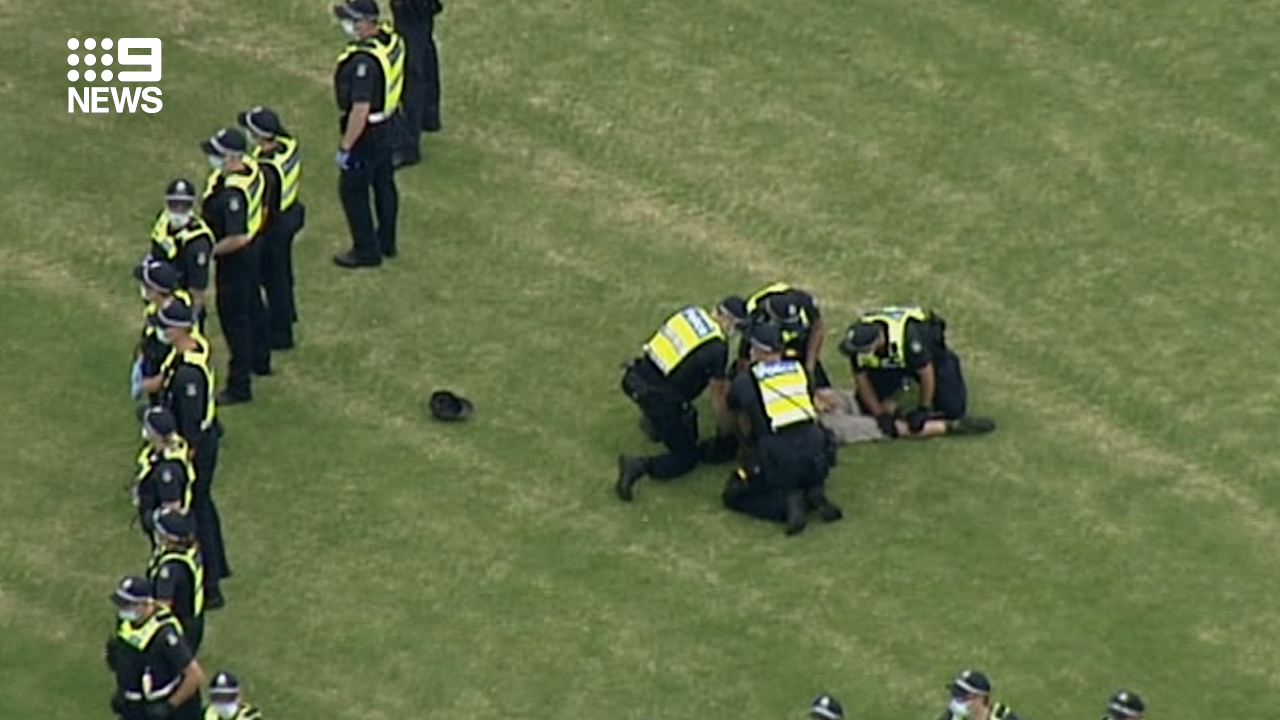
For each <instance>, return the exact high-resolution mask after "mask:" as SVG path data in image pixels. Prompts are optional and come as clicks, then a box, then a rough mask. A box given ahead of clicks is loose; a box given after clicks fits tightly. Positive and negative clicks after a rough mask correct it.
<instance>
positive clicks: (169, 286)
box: [133, 257, 178, 293]
mask: <svg viewBox="0 0 1280 720" xmlns="http://www.w3.org/2000/svg"><path fill="white" fill-rule="evenodd" d="M133 279H134V280H137V281H138V282H140V283H142V284H143V285H146V286H147V287H149V288H151V289H152V290H155V291H157V292H163V293H168V292H173V289H174V288H176V287H178V270H177V268H175V267H174V266H173V265H172V264H171V263H168V262H165V261H164V260H156V259H154V258H150V257H148V258H147V259H145V260H143V261H142V264H140V265H138V266H137V267H135V268H134V269H133Z"/></svg>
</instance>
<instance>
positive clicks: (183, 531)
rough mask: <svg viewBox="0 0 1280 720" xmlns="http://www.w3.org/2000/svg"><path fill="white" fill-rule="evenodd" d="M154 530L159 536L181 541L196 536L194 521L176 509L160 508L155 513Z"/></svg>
mask: <svg viewBox="0 0 1280 720" xmlns="http://www.w3.org/2000/svg"><path fill="white" fill-rule="evenodd" d="M156 529H157V530H159V531H160V534H161V535H164V536H166V537H169V538H173V539H176V540H182V539H184V538H189V537H191V536H192V535H195V534H196V520H195V518H193V517H191V515H190V514H189V513H187V512H185V511H183V510H180V509H178V508H175V507H168V508H161V509H160V510H159V511H158V512H157V513H156Z"/></svg>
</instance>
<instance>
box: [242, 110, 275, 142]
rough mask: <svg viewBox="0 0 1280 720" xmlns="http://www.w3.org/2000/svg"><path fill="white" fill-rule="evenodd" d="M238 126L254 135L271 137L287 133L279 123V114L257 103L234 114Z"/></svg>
mask: <svg viewBox="0 0 1280 720" xmlns="http://www.w3.org/2000/svg"><path fill="white" fill-rule="evenodd" d="M236 122H237V123H240V127H242V128H244V129H246V130H248V131H249V133H250V134H252V135H254V136H256V137H262V138H272V137H275V136H277V135H288V133H287V132H286V131H285V129H284V125H282V124H280V116H278V115H276V113H275V111H274V110H272V109H271V108H269V107H265V106H262V105H258V106H256V107H252V108H249V109H248V110H245V111H244V112H242V113H240V114H239V115H236Z"/></svg>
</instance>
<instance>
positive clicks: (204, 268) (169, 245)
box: [150, 180, 214, 328]
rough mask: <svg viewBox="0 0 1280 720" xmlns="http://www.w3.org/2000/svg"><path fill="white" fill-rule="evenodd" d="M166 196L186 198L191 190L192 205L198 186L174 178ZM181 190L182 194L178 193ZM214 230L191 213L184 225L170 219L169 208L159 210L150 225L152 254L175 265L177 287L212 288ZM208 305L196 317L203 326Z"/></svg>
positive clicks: (189, 288) (177, 198)
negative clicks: (172, 223) (176, 223)
mask: <svg viewBox="0 0 1280 720" xmlns="http://www.w3.org/2000/svg"><path fill="white" fill-rule="evenodd" d="M169 191H170V192H169V193H168V194H166V199H176V200H184V201H185V200H186V199H187V197H188V194H190V202H191V203H192V206H193V209H194V205H195V200H196V198H195V187H194V186H193V185H192V184H191V183H190V182H189V181H187V180H175V181H174V182H172V183H170V185H169ZM175 193H180V194H181V195H175ZM213 243H214V236H213V230H212V229H210V228H209V226H208V225H207V224H206V223H205V221H204V220H203V219H201V218H199V217H197V216H196V215H195V213H192V215H191V218H190V219H189V220H188V221H187V222H186V224H184V225H183V226H182V227H176V228H175V227H173V226H172V225H171V224H170V223H169V215H168V212H167V211H166V210H162V211H161V212H160V216H159V217H157V218H156V221H155V224H154V225H153V226H152V229H151V249H150V256H151V257H152V258H153V259H155V260H162V261H164V262H167V263H170V264H172V265H173V268H174V270H176V271H177V284H176V286H175V287H176V289H181V290H187V291H192V290H196V291H201V292H203V291H207V290H208V289H209V264H210V263H209V261H210V259H211V258H212V257H213ZM206 312H207V311H206V309H205V308H203V307H202V308H200V313H199V317H198V318H197V321H198V323H199V325H200V327H202V328H203V327H204V319H205V314H206Z"/></svg>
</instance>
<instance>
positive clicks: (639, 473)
mask: <svg viewBox="0 0 1280 720" xmlns="http://www.w3.org/2000/svg"><path fill="white" fill-rule="evenodd" d="M647 465H648V463H646V462H645V460H644V458H641V457H627V456H626V455H619V456H618V483H617V484H616V485H614V487H613V489H614V490H615V491H616V492H617V493H618V498H619V499H620V500H622V501H623V502H631V490H632V488H634V487H635V486H636V483H638V482H640V478H642V477H644V474H645V471H646V469H647Z"/></svg>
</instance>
